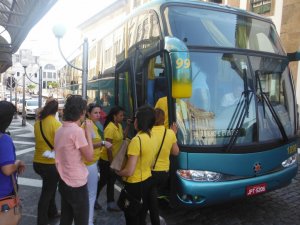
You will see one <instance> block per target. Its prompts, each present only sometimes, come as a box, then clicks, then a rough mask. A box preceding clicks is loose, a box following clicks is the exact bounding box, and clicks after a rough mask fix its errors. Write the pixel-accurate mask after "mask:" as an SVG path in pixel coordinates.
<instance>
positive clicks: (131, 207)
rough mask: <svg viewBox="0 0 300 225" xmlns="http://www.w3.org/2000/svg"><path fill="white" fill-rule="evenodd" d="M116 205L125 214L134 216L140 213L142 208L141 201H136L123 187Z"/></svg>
mask: <svg viewBox="0 0 300 225" xmlns="http://www.w3.org/2000/svg"><path fill="white" fill-rule="evenodd" d="M117 204H118V206H119V208H120V209H121V210H122V211H124V212H125V213H126V214H129V215H131V216H135V215H137V214H138V213H139V212H140V211H141V209H142V207H143V200H142V198H141V200H138V199H136V198H135V197H134V196H132V195H131V194H129V193H128V192H127V191H126V189H125V187H123V188H122V190H121V193H120V196H119V199H118V202H117Z"/></svg>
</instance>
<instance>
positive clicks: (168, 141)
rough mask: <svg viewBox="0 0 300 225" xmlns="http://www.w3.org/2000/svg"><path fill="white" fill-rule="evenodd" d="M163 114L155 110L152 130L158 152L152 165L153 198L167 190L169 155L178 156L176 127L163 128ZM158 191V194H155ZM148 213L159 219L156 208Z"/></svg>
mask: <svg viewBox="0 0 300 225" xmlns="http://www.w3.org/2000/svg"><path fill="white" fill-rule="evenodd" d="M164 121H165V113H164V111H163V110H162V109H160V108H156V109H155V125H154V127H153V128H152V133H153V135H154V136H155V137H156V138H157V141H158V146H159V147H158V150H157V152H156V153H155V158H154V163H153V165H152V177H153V181H154V185H155V187H156V188H155V196H157V195H158V194H159V195H162V194H165V192H166V189H167V188H168V181H169V168H170V155H171V154H172V155H175V156H176V155H178V154H179V147H178V145H177V138H176V133H177V126H176V124H175V123H174V124H172V126H171V129H167V128H165V126H164ZM157 191H158V194H157ZM152 209H153V210H152V211H150V216H151V218H152V217H153V218H157V217H159V211H158V208H155V207H152Z"/></svg>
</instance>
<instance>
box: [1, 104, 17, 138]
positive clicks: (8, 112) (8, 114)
mask: <svg viewBox="0 0 300 225" xmlns="http://www.w3.org/2000/svg"><path fill="white" fill-rule="evenodd" d="M15 112H16V107H15V106H14V105H13V104H12V103H11V102H8V101H0V132H1V133H5V130H6V129H7V128H8V126H9V125H10V123H11V121H12V119H13V115H14V114H15Z"/></svg>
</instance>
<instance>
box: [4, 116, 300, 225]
mask: <svg viewBox="0 0 300 225" xmlns="http://www.w3.org/2000/svg"><path fill="white" fill-rule="evenodd" d="M27 122H28V123H27V125H26V126H25V127H22V126H21V118H20V116H19V118H18V119H14V120H13V122H12V124H11V126H10V127H9V129H8V130H9V131H10V132H11V136H12V138H13V140H14V143H15V145H16V149H17V158H19V159H21V160H23V161H25V164H26V171H25V173H24V174H22V175H21V176H20V177H19V185H20V196H21V198H22V203H23V218H22V222H21V225H35V224H36V214H37V203H38V199H39V195H40V191H41V180H40V177H39V176H38V175H37V174H35V173H34V171H33V168H32V158H33V154H34V136H33V127H32V125H31V124H33V122H34V120H33V119H28V120H27ZM299 187H300V175H299V173H298V175H297V177H296V178H295V179H294V180H293V182H292V184H291V185H289V186H288V187H285V188H282V189H279V190H277V191H274V192H271V193H267V194H264V195H261V196H256V197H254V198H249V199H244V200H240V201H236V202H230V203H226V204H222V205H217V206H210V207H207V208H198V209H170V208H168V207H161V215H162V217H163V219H164V220H165V222H166V224H168V225H187V224H188V225H196V224H197V225H198V224H201V225H258V224H259V225H298V224H300V213H299V212H300V188H299ZM117 189H118V188H117ZM117 189H116V190H115V198H116V199H117V197H118V195H119V191H118V190H117ZM105 199H106V193H105V190H103V191H102V193H101V196H100V204H101V205H102V206H104V207H103V210H100V211H97V212H96V213H95V216H96V218H95V219H96V222H95V225H122V224H125V221H124V217H123V213H122V212H108V211H106V203H105ZM57 203H58V205H59V193H58V192H57ZM51 224H52V225H56V224H59V223H58V221H52V222H51Z"/></svg>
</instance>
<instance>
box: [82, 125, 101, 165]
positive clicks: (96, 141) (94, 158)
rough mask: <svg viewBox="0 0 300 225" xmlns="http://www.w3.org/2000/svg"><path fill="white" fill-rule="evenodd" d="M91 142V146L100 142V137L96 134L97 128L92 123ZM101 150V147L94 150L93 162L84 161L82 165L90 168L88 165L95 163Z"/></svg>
mask: <svg viewBox="0 0 300 225" xmlns="http://www.w3.org/2000/svg"><path fill="white" fill-rule="evenodd" d="M81 127H82V128H83V129H84V127H85V126H84V125H82V126H81ZM92 141H93V144H95V143H99V142H100V141H102V139H101V136H100V135H99V133H98V128H97V126H96V125H95V124H94V123H93V133H92ZM101 149H102V147H97V148H94V156H93V161H91V162H88V161H86V160H84V164H85V165H87V166H90V165H93V164H94V163H95V162H97V161H98V160H99V158H100V154H101Z"/></svg>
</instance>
